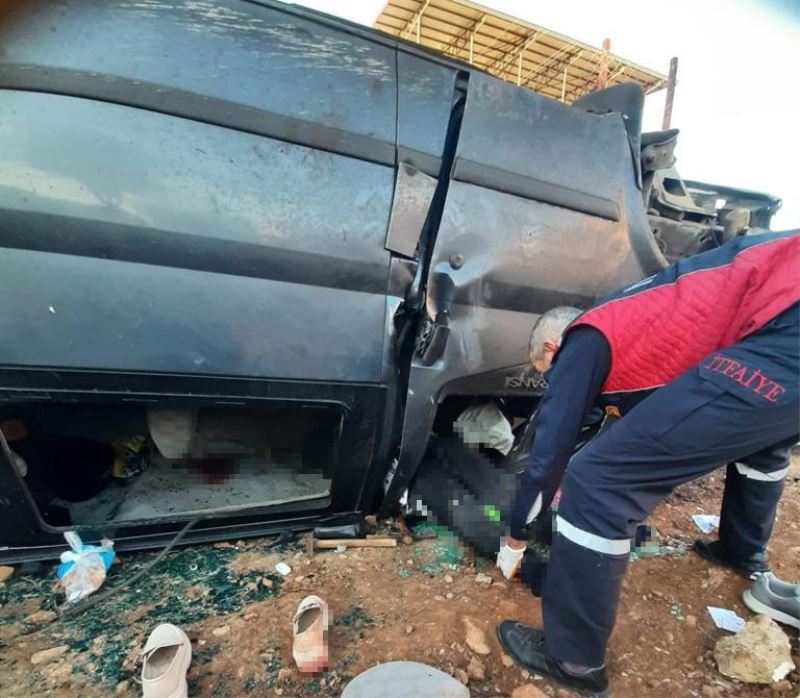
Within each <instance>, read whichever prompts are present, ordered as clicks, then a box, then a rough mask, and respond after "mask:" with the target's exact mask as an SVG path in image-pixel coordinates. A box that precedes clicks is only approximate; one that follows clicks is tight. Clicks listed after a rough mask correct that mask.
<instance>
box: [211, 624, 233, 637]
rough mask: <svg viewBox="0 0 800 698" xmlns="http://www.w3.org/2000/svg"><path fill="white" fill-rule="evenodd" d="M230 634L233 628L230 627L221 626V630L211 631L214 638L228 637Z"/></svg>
mask: <svg viewBox="0 0 800 698" xmlns="http://www.w3.org/2000/svg"><path fill="white" fill-rule="evenodd" d="M230 632H231V626H230V625H221V626H220V627H219V628H214V629H213V630H212V631H211V634H212V635H213V636H214V637H225V636H226V635H229V634H230Z"/></svg>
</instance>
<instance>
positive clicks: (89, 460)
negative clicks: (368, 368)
mask: <svg viewBox="0 0 800 698" xmlns="http://www.w3.org/2000/svg"><path fill="white" fill-rule="evenodd" d="M0 415H2V421H0V429H1V430H2V434H3V437H4V439H5V441H6V443H7V444H8V447H9V449H10V450H11V453H12V454H13V463H14V465H15V468H16V470H17V474H18V476H19V477H21V478H22V480H23V482H24V484H25V486H26V488H27V490H28V492H29V493H30V495H31V498H32V499H33V501H34V502H35V504H36V507H37V508H38V510H39V513H40V515H41V516H42V518H43V520H44V521H45V522H47V523H48V524H49V525H51V526H54V527H61V526H98V525H103V524H107V523H133V522H137V521H150V522H152V521H157V520H159V519H169V518H175V517H186V516H191V515H197V514H201V513H203V512H205V511H211V510H214V511H216V512H225V511H231V512H233V511H237V510H243V509H250V508H257V507H269V506H275V505H280V504H285V503H287V502H305V501H310V500H319V499H324V498H325V497H327V496H328V495H329V493H330V483H331V481H332V477H333V471H334V468H335V452H336V446H337V445H338V441H339V434H340V429H341V422H342V417H341V414H340V413H339V412H338V411H337V410H335V409H332V408H325V407H319V406H315V407H286V408H274V407H272V408H268V409H267V408H254V407H248V406H241V405H239V406H237V405H231V406H219V405H211V406H203V405H200V406H198V405H191V404H170V405H169V406H153V405H151V406H141V405H125V404H113V405H104V404H96V405H93V404H66V403H65V404H44V405H43V404H24V403H22V404H13V405H8V406H5V407H3V409H2V412H0Z"/></svg>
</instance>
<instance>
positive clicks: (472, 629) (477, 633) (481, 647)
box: [463, 616, 492, 655]
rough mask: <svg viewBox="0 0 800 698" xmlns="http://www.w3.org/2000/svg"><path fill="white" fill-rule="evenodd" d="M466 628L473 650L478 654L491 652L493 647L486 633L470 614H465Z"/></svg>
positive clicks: (468, 643)
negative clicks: (487, 639) (487, 640)
mask: <svg viewBox="0 0 800 698" xmlns="http://www.w3.org/2000/svg"><path fill="white" fill-rule="evenodd" d="M463 621H464V629H465V631H466V642H467V647H469V648H470V649H471V650H472V651H473V652H475V653H477V654H484V655H485V654H491V652H492V648H491V647H489V643H488V642H486V634H485V633H484V632H483V630H482V629H481V628H480V626H478V625H477V624H476V623H475V621H474V620H472V619H471V618H470V617H469V616H464V618H463Z"/></svg>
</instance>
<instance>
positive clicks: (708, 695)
mask: <svg viewBox="0 0 800 698" xmlns="http://www.w3.org/2000/svg"><path fill="white" fill-rule="evenodd" d="M700 693H702V694H703V695H704V696H705V698H717V689H716V688H714V686H709V685H705V686H703V688H701V689H700Z"/></svg>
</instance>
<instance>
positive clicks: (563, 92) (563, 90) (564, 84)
mask: <svg viewBox="0 0 800 698" xmlns="http://www.w3.org/2000/svg"><path fill="white" fill-rule="evenodd" d="M568 69H569V66H566V67H565V68H564V77H563V78H562V79H561V101H562V102H563V101H564V100H565V98H566V96H567V70H568Z"/></svg>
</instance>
